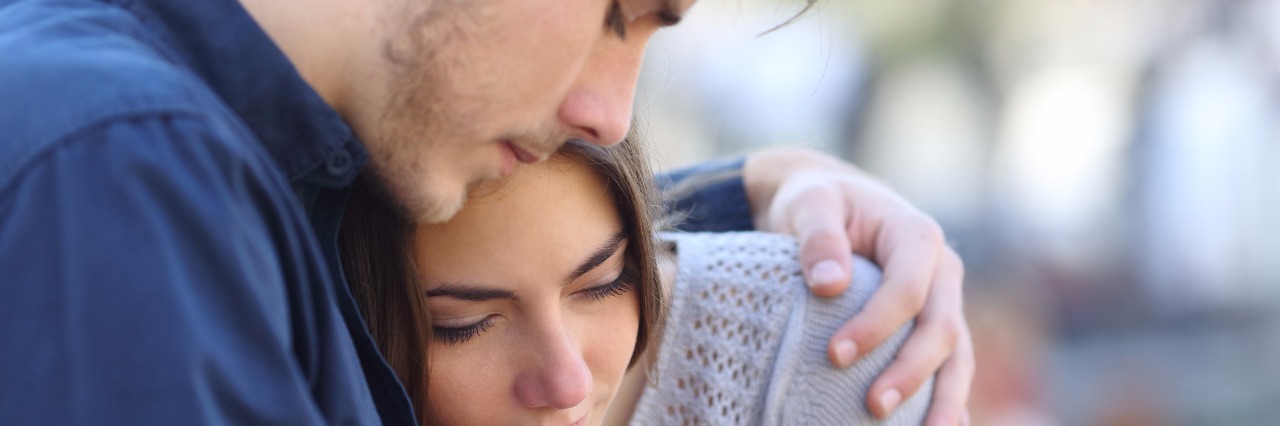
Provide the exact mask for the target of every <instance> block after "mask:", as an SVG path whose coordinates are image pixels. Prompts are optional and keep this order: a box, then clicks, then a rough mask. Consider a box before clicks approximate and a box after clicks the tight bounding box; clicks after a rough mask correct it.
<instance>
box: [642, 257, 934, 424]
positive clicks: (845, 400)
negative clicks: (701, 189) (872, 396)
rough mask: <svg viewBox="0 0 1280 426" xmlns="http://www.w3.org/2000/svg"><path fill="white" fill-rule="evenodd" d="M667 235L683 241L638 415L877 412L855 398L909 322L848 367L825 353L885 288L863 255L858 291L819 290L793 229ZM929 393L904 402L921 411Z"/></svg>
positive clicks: (812, 417) (755, 417)
mask: <svg viewBox="0 0 1280 426" xmlns="http://www.w3.org/2000/svg"><path fill="white" fill-rule="evenodd" d="M663 239H664V240H666V241H669V242H671V243H672V244H673V246H674V249H675V250H676V252H677V259H678V272H677V276H676V282H675V285H674V287H673V294H672V297H671V306H670V308H671V309H670V311H669V315H668V318H667V324H666V327H665V330H664V332H663V337H662V343H661V344H660V345H659V352H658V355H657V358H656V359H655V361H656V364H655V366H654V368H653V369H652V370H651V374H650V383H649V386H648V387H647V388H646V390H645V393H644V395H643V396H642V398H641V402H640V404H639V405H638V406H637V410H636V416H635V417H633V419H635V421H634V422H633V423H636V424H650V423H652V424H672V423H676V424H679V423H683V422H684V421H685V420H696V421H697V422H702V423H712V424H722V423H728V424H794V423H804V422H816V423H818V424H829V423H832V422H836V423H848V422H858V423H859V424H861V423H864V422H865V423H875V421H874V420H873V418H872V417H870V415H869V414H868V413H867V411H866V409H865V405H864V404H863V403H861V402H858V401H862V400H865V395H866V392H867V388H868V387H869V386H870V384H871V383H870V380H871V379H873V378H874V377H876V376H877V375H878V373H879V371H880V370H882V369H883V368H884V367H885V366H887V364H888V362H889V361H890V360H891V359H892V357H893V354H894V353H896V351H897V348H898V347H900V346H901V343H902V340H903V339H904V338H905V335H906V333H907V330H905V329H904V330H900V331H899V332H898V333H897V334H896V335H895V336H894V339H893V340H891V341H890V342H889V343H888V344H886V345H884V346H882V347H880V348H878V349H876V350H875V351H873V352H872V353H871V354H868V355H867V356H866V357H864V359H863V360H862V361H860V362H859V363H856V364H855V365H854V366H853V367H850V368H848V369H843V370H840V369H835V368H834V367H832V366H831V365H830V362H829V361H827V358H826V344H827V340H828V339H829V338H830V336H831V335H832V334H833V333H834V332H835V330H836V328H838V327H839V326H840V325H842V324H844V322H845V321H847V320H848V319H849V318H850V317H852V316H853V315H854V314H856V313H857V312H858V311H860V310H861V308H862V306H863V305H864V304H865V303H866V301H867V300H869V299H870V296H871V294H872V293H874V291H875V289H876V288H878V286H879V281H880V274H879V269H878V268H876V267H875V265H873V264H872V263H870V262H868V261H866V260H865V259H860V258H859V259H856V261H855V270H856V273H855V279H854V282H853V283H852V285H851V286H850V289H849V291H846V292H845V293H844V294H842V295H841V296H839V297H836V298H832V299H821V298H816V297H813V296H811V295H810V293H809V291H808V289H807V288H806V287H805V284H804V276H803V274H802V272H801V267H800V265H799V262H798V261H797V259H796V256H797V245H796V241H795V239H794V238H792V237H789V236H784V235H777V234H768V233H759V232H737V233H715V234H697V233H694V234H690V233H678V234H677V233H668V234H663ZM924 393H925V394H927V393H928V392H924ZM925 398H926V400H925V401H923V403H920V402H913V401H911V400H909V401H908V402H907V404H913V403H915V404H919V409H918V410H916V411H919V412H920V415H921V416H922V415H923V410H924V408H925V404H927V402H928V401H927V396H926V397H925ZM913 399H914V400H918V399H921V398H918V397H917V398H913ZM907 411H910V410H900V411H899V413H903V412H907ZM904 420H906V421H907V422H908V423H919V421H920V420H922V417H919V418H906V419H904ZM896 423H897V422H892V423H891V424H896Z"/></svg>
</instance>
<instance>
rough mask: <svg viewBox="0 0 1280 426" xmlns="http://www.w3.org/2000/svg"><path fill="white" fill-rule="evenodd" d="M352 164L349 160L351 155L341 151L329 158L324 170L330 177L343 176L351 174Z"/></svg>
mask: <svg viewBox="0 0 1280 426" xmlns="http://www.w3.org/2000/svg"><path fill="white" fill-rule="evenodd" d="M354 164H355V162H354V161H352V160H351V153H349V152H347V151H345V150H343V151H338V152H336V153H334V154H333V155H332V156H330V157H329V161H328V162H327V163H325V165H324V168H325V170H326V171H328V172H329V174H330V175H334V176H343V175H346V174H347V173H349V172H351V166H352V165H354Z"/></svg>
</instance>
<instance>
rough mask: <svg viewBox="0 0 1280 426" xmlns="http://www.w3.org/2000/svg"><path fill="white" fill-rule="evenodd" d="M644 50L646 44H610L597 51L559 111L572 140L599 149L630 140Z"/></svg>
mask: <svg viewBox="0 0 1280 426" xmlns="http://www.w3.org/2000/svg"><path fill="white" fill-rule="evenodd" d="M644 46H645V42H644V41H643V40H629V41H626V42H624V41H622V40H607V41H604V42H602V43H601V44H600V45H599V46H597V47H596V50H595V52H594V53H593V55H592V57H591V59H590V60H589V61H588V62H587V64H586V65H585V66H584V67H583V69H582V74H581V75H580V76H579V78H578V80H577V81H576V83H575V85H574V86H573V88H572V89H571V90H570V91H569V93H568V95H567V96H566V97H565V99H564V102H563V103H561V104H560V108H559V110H558V111H557V114H558V115H559V118H560V120H561V121H562V122H564V123H565V124H566V125H568V126H569V128H570V134H571V135H572V136H573V137H577V138H581V139H584V140H586V141H588V142H591V143H593V144H596V145H600V146H609V145H613V144H616V143H618V142H622V139H623V138H625V137H627V130H628V129H629V128H630V127H631V103H632V101H633V100H634V99H635V93H636V81H637V80H638V79H639V75H640V65H641V63H642V62H643V60H644Z"/></svg>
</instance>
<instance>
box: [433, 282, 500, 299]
mask: <svg viewBox="0 0 1280 426" xmlns="http://www.w3.org/2000/svg"><path fill="white" fill-rule="evenodd" d="M427 297H452V298H454V299H458V300H466V301H468V302H483V301H486V300H493V299H507V300H515V298H516V295H515V293H512V292H510V291H507V290H499V289H496V288H484V287H479V286H473V285H470V284H463V283H448V284H445V285H442V286H440V287H438V288H436V289H434V290H430V291H427Z"/></svg>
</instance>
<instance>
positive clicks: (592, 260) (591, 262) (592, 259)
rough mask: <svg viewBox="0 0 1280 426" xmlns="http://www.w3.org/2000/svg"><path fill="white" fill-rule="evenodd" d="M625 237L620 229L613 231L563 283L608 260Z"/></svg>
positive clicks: (620, 246)
mask: <svg viewBox="0 0 1280 426" xmlns="http://www.w3.org/2000/svg"><path fill="white" fill-rule="evenodd" d="M626 239H627V234H626V233H624V232H622V231H618V232H615V233H613V235H611V236H609V239H608V240H606V241H605V242H604V244H603V245H601V246H600V248H598V249H596V251H595V252H593V253H591V255H590V256H587V260H585V261H583V262H582V264H581V265H578V268H577V269H574V270H573V273H572V274H569V278H567V279H565V280H564V283H565V284H568V283H570V282H573V280H576V279H578V278H579V277H581V276H582V275H583V274H586V273H587V272H590V271H591V270H592V269H595V268H596V267H597V266H600V264H601V263H604V261H606V260H609V258H610V257H613V255H614V254H615V253H617V252H618V249H620V248H622V242H623V241H626Z"/></svg>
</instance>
